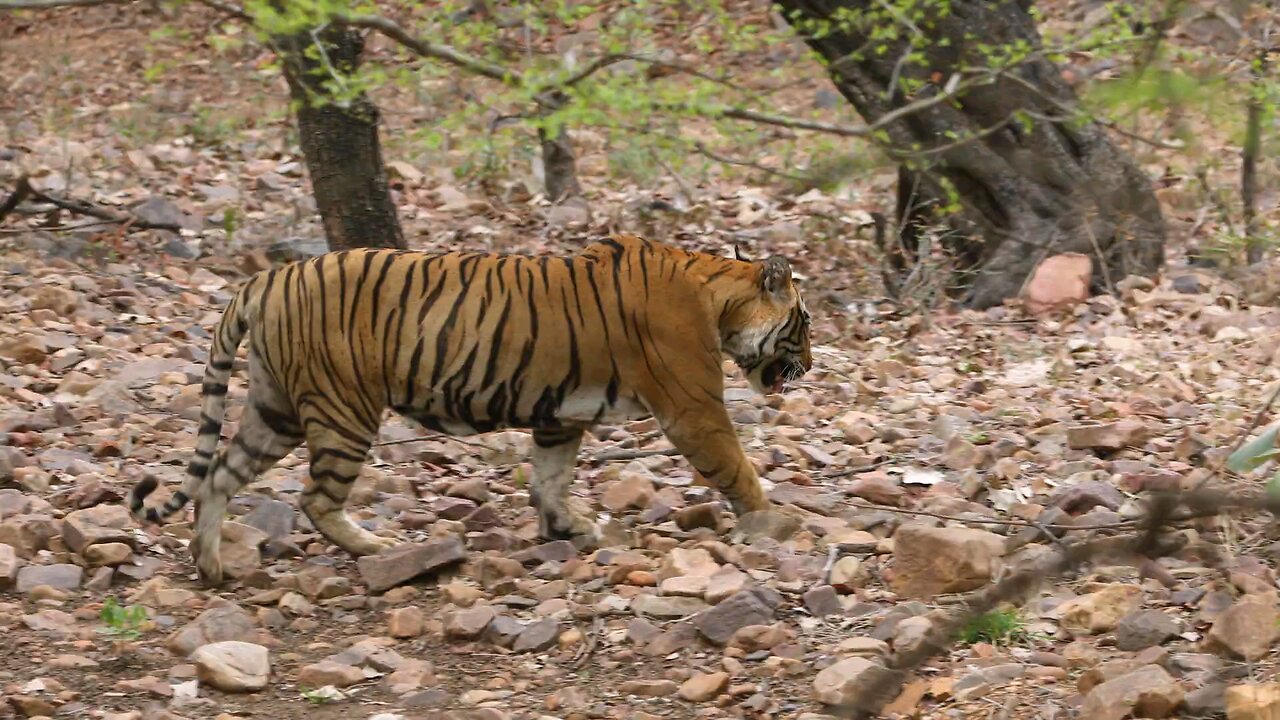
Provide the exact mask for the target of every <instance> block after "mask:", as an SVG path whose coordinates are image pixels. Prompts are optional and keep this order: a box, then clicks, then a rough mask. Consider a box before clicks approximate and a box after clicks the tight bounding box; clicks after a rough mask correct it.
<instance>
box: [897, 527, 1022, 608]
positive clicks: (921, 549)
mask: <svg viewBox="0 0 1280 720" xmlns="http://www.w3.org/2000/svg"><path fill="white" fill-rule="evenodd" d="M893 539H894V545H893V570H894V576H893V583H892V585H893V590H894V592H896V593H898V594H899V595H902V596H905V597H913V598H930V597H933V596H935V595H940V594H944V593H956V592H965V591H968V590H976V589H977V588H980V587H982V586H983V585H986V584H987V583H988V582H990V581H991V577H992V575H993V574H994V573H995V572H996V571H997V570H998V569H999V568H1000V567H1001V564H1002V563H1001V560H1000V558H1001V556H1002V555H1003V554H1004V547H1005V541H1004V538H1002V537H1001V536H999V535H996V534H995V533H989V532H986V531H984V530H971V529H969V528H959V527H942V528H935V527H929V526H926V525H918V524H911V525H903V526H902V527H900V528H898V532H896V533H895V534H894V536H893Z"/></svg>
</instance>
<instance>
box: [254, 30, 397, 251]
mask: <svg viewBox="0 0 1280 720" xmlns="http://www.w3.org/2000/svg"><path fill="white" fill-rule="evenodd" d="M318 39H319V41H320V45H319V46H318V48H319V49H320V50H321V52H320V53H317V52H316V49H317V44H316V42H315V39H313V37H312V35H311V34H309V33H301V34H299V35H296V36H292V37H285V38H277V39H276V42H277V43H278V45H279V47H280V54H281V58H280V59H281V61H282V62H283V64H284V70H285V78H286V79H287V80H288V82H289V93H290V95H291V97H292V100H293V103H294V106H295V108H296V113H297V121H298V135H299V136H300V138H301V141H302V153H303V156H304V157H305V159H306V162H307V171H308V172H309V174H310V175H311V186H312V189H313V191H314V192H315V196H316V208H317V209H318V210H319V211H320V219H321V220H322V221H323V223H324V231H325V236H326V237H327V238H328V241H329V249H330V250H345V249H349V248H356V247H395V248H404V247H405V242H404V233H403V232H402V231H401V229H400V221H399V219H398V218H397V216H396V208H395V205H394V204H393V203H392V202H391V190H390V188H389V187H388V186H387V172H386V168H385V167H384V166H383V164H382V148H381V146H380V145H379V143H378V108H377V107H376V106H375V105H374V104H373V103H372V102H371V101H370V100H369V98H367V97H366V96H365V95H364V94H363V93H361V94H360V95H358V96H357V97H355V98H354V99H353V100H352V101H351V102H350V103H349V104H347V105H346V107H343V106H341V105H339V104H336V103H332V102H325V101H323V100H322V98H324V97H325V96H327V95H328V94H329V93H328V91H327V90H326V88H325V81H326V79H327V78H330V77H331V76H332V74H333V72H334V71H336V72H338V73H341V74H348V73H351V72H352V71H354V70H355V69H356V67H357V66H358V65H359V64H360V55H361V53H362V52H363V50H364V41H363V39H362V38H361V36H360V35H359V34H358V33H356V32H355V31H352V30H349V29H343V28H336V27H330V28H328V29H326V30H325V31H324V32H322V33H320V35H319V38H318Z"/></svg>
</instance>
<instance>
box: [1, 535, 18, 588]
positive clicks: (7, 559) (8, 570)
mask: <svg viewBox="0 0 1280 720" xmlns="http://www.w3.org/2000/svg"><path fill="white" fill-rule="evenodd" d="M21 567H22V560H21V559H20V558H19V557H18V552H17V551H16V550H14V549H13V546H12V545H8V544H6V543H0V590H8V589H9V588H11V587H13V584H14V582H15V581H16V580H17V579H18V569H19V568H21Z"/></svg>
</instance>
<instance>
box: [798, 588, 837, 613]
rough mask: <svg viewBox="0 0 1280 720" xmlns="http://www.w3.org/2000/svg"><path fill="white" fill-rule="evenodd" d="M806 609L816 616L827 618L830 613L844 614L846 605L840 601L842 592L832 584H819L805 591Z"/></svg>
mask: <svg viewBox="0 0 1280 720" xmlns="http://www.w3.org/2000/svg"><path fill="white" fill-rule="evenodd" d="M803 600H804V606H805V610H808V611H809V614H810V615H813V616H815V618H826V616H828V615H844V612H845V606H844V605H841V603H840V594H837V593H836V588H833V587H831V585H818V587H814V588H810V589H809V591H808V592H806V593H804V598H803Z"/></svg>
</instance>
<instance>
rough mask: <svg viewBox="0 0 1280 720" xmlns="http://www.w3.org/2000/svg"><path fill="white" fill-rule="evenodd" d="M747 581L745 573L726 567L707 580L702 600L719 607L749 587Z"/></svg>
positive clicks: (729, 566) (730, 566)
mask: <svg viewBox="0 0 1280 720" xmlns="http://www.w3.org/2000/svg"><path fill="white" fill-rule="evenodd" d="M749 580H750V579H749V578H748V577H747V574H746V573H744V572H742V571H741V570H739V569H738V568H736V567H733V566H732V565H726V566H725V567H724V568H722V569H721V570H720V571H719V572H717V573H716V574H715V575H712V576H711V577H709V578H707V592H706V594H705V595H703V596H702V599H703V600H706V601H707V602H708V603H710V604H712V605H719V604H720V603H722V602H724V601H725V600H726V599H728V598H730V597H733V596H734V595H737V594H738V593H740V592H742V591H743V590H746V589H747V587H748V586H749V585H750V581H749Z"/></svg>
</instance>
